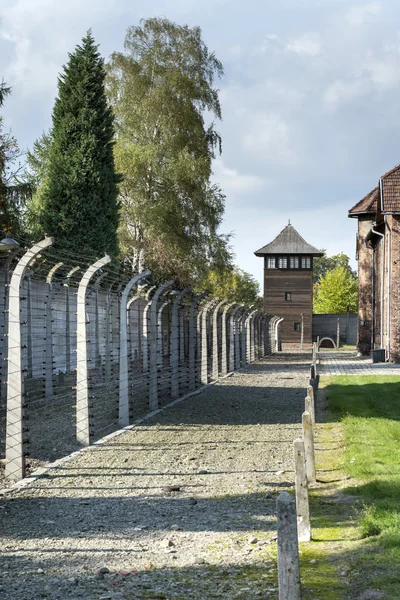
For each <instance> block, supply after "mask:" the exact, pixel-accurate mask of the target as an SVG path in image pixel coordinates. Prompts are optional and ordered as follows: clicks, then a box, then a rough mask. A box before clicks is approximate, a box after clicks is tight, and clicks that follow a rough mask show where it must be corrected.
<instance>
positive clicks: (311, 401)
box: [306, 385, 316, 426]
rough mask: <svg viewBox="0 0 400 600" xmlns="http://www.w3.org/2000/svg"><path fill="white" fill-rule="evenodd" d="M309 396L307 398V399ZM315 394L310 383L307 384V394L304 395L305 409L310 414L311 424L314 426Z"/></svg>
mask: <svg viewBox="0 0 400 600" xmlns="http://www.w3.org/2000/svg"><path fill="white" fill-rule="evenodd" d="M308 398H309V400H307V399H308ZM314 398H315V394H314V388H313V386H312V385H308V386H307V396H306V410H308V412H309V413H310V415H311V421H312V424H313V426H315V424H316V418H315V401H314Z"/></svg>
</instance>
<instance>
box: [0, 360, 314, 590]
mask: <svg viewBox="0 0 400 600" xmlns="http://www.w3.org/2000/svg"><path fill="white" fill-rule="evenodd" d="M309 364H310V355H309V354H295V353H290V354H280V355H275V356H272V357H269V358H268V359H265V360H264V361H263V362H261V363H257V364H256V365H252V366H249V367H248V368H246V369H245V370H244V371H242V372H239V373H236V374H235V375H233V376H232V377H229V378H227V379H224V380H223V381H221V382H220V383H218V384H217V385H214V386H211V387H209V388H207V389H206V390H205V391H204V392H202V393H200V394H198V395H196V396H193V397H191V398H190V399H188V400H186V401H184V402H183V403H181V404H178V405H176V406H174V407H171V408H170V409H167V410H165V411H164V412H162V413H159V414H158V415H156V417H154V418H153V419H152V420H150V421H146V422H145V423H143V424H142V425H139V426H137V427H135V428H134V429H132V430H131V431H127V432H125V433H123V434H122V435H120V436H118V437H116V438H114V439H112V440H109V441H108V442H106V443H104V444H102V445H100V446H98V447H97V448H95V449H91V450H89V451H87V452H84V453H81V454H80V455H77V456H75V457H74V458H72V459H71V460H70V461H68V462H66V463H63V464H61V465H60V466H59V467H58V468H56V469H52V470H51V471H49V472H48V473H47V474H46V475H45V476H43V477H41V478H40V479H38V480H36V481H34V482H33V483H32V484H30V485H29V486H28V487H27V488H25V489H21V490H19V491H13V492H11V493H7V494H6V495H4V496H3V497H1V498H0V515H1V518H2V527H1V537H0V561H1V563H0V598H1V599H3V598H4V599H5V600H8V599H10V600H36V599H42V598H51V599H60V600H61V599H62V600H67V599H68V600H76V599H78V598H79V599H82V598H83V599H84V600H99V599H101V600H112V599H113V600H118V599H119V600H122V599H125V600H131V599H132V600H133V599H143V600H144V599H150V598H153V599H154V598H158V599H172V598H174V599H177V598H178V599H181V600H189V599H197V600H200V599H201V600H206V599H208V598H228V599H230V598H238V599H239V598H240V599H245V598H246V599H249V598H257V597H263V598H266V597H271V598H277V587H276V566H275V560H274V558H273V554H274V548H275V543H274V537H275V514H274V513H275V500H276V495H277V493H279V491H281V490H282V489H285V488H286V487H288V486H291V485H292V482H293V463H292V441H293V439H294V438H296V437H297V436H298V435H299V433H300V419H301V413H302V411H303V410H304V396H305V386H306V383H307V376H308V373H309Z"/></svg>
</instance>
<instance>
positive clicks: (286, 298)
mask: <svg viewBox="0 0 400 600" xmlns="http://www.w3.org/2000/svg"><path fill="white" fill-rule="evenodd" d="M291 299H292V292H285V300H291Z"/></svg>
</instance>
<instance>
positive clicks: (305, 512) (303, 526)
mask: <svg viewBox="0 0 400 600" xmlns="http://www.w3.org/2000/svg"><path fill="white" fill-rule="evenodd" d="M293 449H294V466H295V484H296V510H297V531H298V537H299V542H309V541H310V540H311V526H310V507H309V503H308V485H307V474H306V460H305V451H304V442H303V440H302V438H298V439H297V440H294V442H293Z"/></svg>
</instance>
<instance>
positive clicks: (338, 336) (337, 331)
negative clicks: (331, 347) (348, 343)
mask: <svg viewBox="0 0 400 600" xmlns="http://www.w3.org/2000/svg"><path fill="white" fill-rule="evenodd" d="M339 348H340V319H338V320H337V325H336V350H339Z"/></svg>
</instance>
